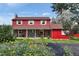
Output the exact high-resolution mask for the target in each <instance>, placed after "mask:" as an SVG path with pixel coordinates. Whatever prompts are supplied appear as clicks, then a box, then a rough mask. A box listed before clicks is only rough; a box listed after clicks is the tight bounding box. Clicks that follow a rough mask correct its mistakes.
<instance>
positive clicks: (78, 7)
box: [52, 3, 79, 34]
mask: <svg viewBox="0 0 79 59" xmlns="http://www.w3.org/2000/svg"><path fill="white" fill-rule="evenodd" d="M52 9H53V11H55V12H57V14H58V17H59V19H60V20H59V21H60V23H61V24H62V25H63V28H64V29H66V30H68V31H69V33H70V34H71V33H72V32H73V33H74V32H75V31H76V30H77V31H78V28H77V27H78V26H79V25H78V23H79V4H74V3H70V4H68V3H61V4H60V3H57V4H56V3H55V4H52ZM75 26H76V28H75ZM73 29H74V30H73ZM73 33H72V34H73Z"/></svg>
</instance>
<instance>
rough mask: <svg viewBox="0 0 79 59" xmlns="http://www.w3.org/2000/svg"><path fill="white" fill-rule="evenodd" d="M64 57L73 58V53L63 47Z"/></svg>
mask: <svg viewBox="0 0 79 59" xmlns="http://www.w3.org/2000/svg"><path fill="white" fill-rule="evenodd" d="M64 55H65V56H73V52H72V50H71V49H70V48H68V47H67V46H65V47H64Z"/></svg>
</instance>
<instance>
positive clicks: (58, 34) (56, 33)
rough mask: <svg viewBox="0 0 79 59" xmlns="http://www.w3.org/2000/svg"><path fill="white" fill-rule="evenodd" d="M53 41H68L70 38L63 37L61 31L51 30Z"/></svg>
mask: <svg viewBox="0 0 79 59" xmlns="http://www.w3.org/2000/svg"><path fill="white" fill-rule="evenodd" d="M51 38H52V39H68V36H65V35H61V29H54V30H51Z"/></svg>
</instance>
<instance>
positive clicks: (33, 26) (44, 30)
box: [12, 16, 68, 39]
mask: <svg viewBox="0 0 79 59" xmlns="http://www.w3.org/2000/svg"><path fill="white" fill-rule="evenodd" d="M12 28H13V32H14V34H15V35H16V36H17V37H27V38H28V37H33V38H35V37H42V36H43V37H50V38H51V39H68V37H67V36H66V35H65V34H64V32H63V30H62V26H61V24H53V23H52V22H51V19H50V18H49V17H18V16H16V17H15V18H13V19H12Z"/></svg>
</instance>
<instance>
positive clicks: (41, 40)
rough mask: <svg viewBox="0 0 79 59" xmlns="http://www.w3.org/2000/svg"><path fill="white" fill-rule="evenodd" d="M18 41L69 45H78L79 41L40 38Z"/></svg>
mask: <svg viewBox="0 0 79 59" xmlns="http://www.w3.org/2000/svg"><path fill="white" fill-rule="evenodd" d="M16 41H25V42H35V43H41V42H43V43H67V44H78V43H79V39H76V40H75V39H73V40H53V39H47V38H38V39H33V38H32V39H31V38H25V39H24V38H23V39H17V40H16Z"/></svg>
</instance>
